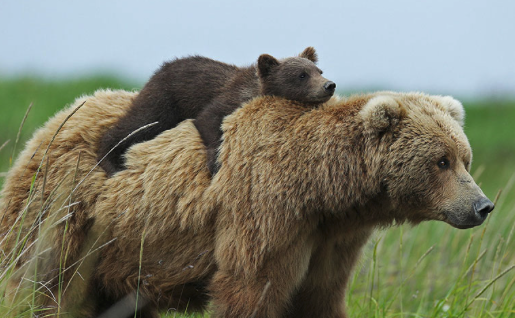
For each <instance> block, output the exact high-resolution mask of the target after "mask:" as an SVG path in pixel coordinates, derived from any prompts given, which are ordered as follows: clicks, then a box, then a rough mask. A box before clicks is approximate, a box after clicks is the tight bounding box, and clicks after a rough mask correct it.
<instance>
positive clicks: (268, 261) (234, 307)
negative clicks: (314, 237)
mask: <svg viewBox="0 0 515 318" xmlns="http://www.w3.org/2000/svg"><path fill="white" fill-rule="evenodd" d="M311 252H312V244H311V242H307V241H304V240H301V242H295V243H294V244H293V245H290V246H287V247H286V248H285V249H284V250H281V251H276V252H274V253H273V255H272V254H269V255H266V256H264V258H263V260H264V261H263V263H262V264H258V265H257V266H256V267H253V266H248V267H247V268H235V267H234V266H230V264H224V262H221V264H220V267H219V270H218V272H217V273H216V274H215V276H214V278H213V280H212V283H211V288H210V290H211V295H212V297H213V316H212V317H217V318H219V317H220V318H221V317H224V318H229V317H231V318H243V317H253V318H281V317H283V316H284V315H285V313H286V310H287V308H288V306H289V304H290V302H291V299H292V296H293V294H294V292H295V290H296V289H297V288H298V286H299V285H300V284H301V283H302V280H303V279H304V277H305V275H306V272H307V270H308V265H309V259H310V255H311ZM267 254H268V253H267ZM242 264H247V265H250V264H248V263H242Z"/></svg>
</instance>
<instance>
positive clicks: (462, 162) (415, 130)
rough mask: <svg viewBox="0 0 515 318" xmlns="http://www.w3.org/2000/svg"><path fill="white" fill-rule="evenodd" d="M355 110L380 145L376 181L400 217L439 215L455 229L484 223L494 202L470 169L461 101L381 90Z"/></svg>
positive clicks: (414, 219)
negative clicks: (359, 109) (379, 167)
mask: <svg viewBox="0 0 515 318" xmlns="http://www.w3.org/2000/svg"><path fill="white" fill-rule="evenodd" d="M360 116H361V118H362V120H363V128H364V131H365V134H366V135H367V138H368V140H370V142H371V144H372V145H374V144H375V145H377V146H376V148H377V147H379V148H381V147H383V149H382V150H381V153H383V154H384V156H382V157H383V162H382V163H381V167H382V168H381V170H382V171H381V173H380V177H381V183H382V185H383V187H384V189H385V191H386V193H387V195H388V196H389V197H390V198H391V201H392V202H393V205H394V208H396V209H397V210H398V211H399V212H400V211H402V212H401V213H403V214H404V215H403V216H404V218H405V219H407V220H408V221H410V222H412V223H418V222H420V221H424V220H441V221H445V222H447V223H449V224H450V225H452V226H454V227H456V228H460V229H466V228H471V227H474V226H477V225H480V224H481V223H483V221H484V220H485V219H486V217H487V216H488V213H490V212H491V211H492V210H493V208H494V205H493V203H492V202H491V201H490V200H489V199H488V198H487V197H486V196H485V195H484V194H483V192H482V191H481V189H480V188H479V186H478V185H477V184H476V183H475V182H474V180H473V179H472V176H471V175H470V165H471V161H472V152H471V149H470V145H469V142H468V140H467V137H466V136H465V134H464V132H463V127H462V126H463V120H464V110H463V106H462V105H461V103H459V102H458V101H456V100H455V99H453V98H451V97H448V96H446V97H442V96H427V95H423V94H394V93H388V92H386V93H381V94H378V95H377V96H376V97H373V98H372V99H370V100H369V101H368V102H367V104H366V105H365V106H364V107H363V108H362V109H361V111H360ZM379 148H378V149H379Z"/></svg>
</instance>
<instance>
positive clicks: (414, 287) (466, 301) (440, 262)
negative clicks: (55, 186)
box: [0, 77, 515, 317]
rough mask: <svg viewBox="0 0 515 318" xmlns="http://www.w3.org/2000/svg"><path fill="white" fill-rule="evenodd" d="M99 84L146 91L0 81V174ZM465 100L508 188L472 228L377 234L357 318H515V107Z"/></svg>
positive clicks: (477, 141) (472, 128)
mask: <svg viewBox="0 0 515 318" xmlns="http://www.w3.org/2000/svg"><path fill="white" fill-rule="evenodd" d="M98 88H123V89H129V90H132V89H138V88H139V87H138V84H135V83H130V82H124V81H120V80H118V79H116V78H110V77H95V78H87V79H77V80H70V81H46V80H41V79H34V78H22V79H11V80H0V146H1V145H2V144H4V142H6V141H7V140H10V142H9V143H8V144H7V145H6V146H5V147H4V148H3V149H2V150H0V173H3V172H5V171H7V170H8V169H9V166H10V164H11V162H12V160H13V159H12V156H13V154H14V160H15V157H16V155H15V154H16V153H17V152H18V151H19V150H21V149H22V148H23V144H24V142H25V141H26V140H27V139H28V138H30V136H31V134H32V133H33V132H34V129H35V128H37V127H38V126H40V125H42V124H43V123H44V122H45V121H46V120H47V119H48V118H49V117H50V116H51V115H52V114H54V113H55V112H56V111H57V110H59V109H61V108H63V107H64V106H65V105H66V104H69V103H71V102H73V100H74V99H75V98H76V97H78V96H80V95H84V94H90V93H92V92H93V91H95V90H96V89H98ZM31 104H32V109H31V111H30V113H29V115H28V117H27V119H26V121H25V123H24V127H23V129H22V130H21V133H20V135H19V142H18V143H17V145H16V147H15V140H16V139H17V135H18V130H19V127H20V123H21V122H22V120H23V117H24V114H25V112H26V110H27V108H28V106H29V105H31ZM464 104H465V107H466V112H467V118H466V126H465V131H466V133H467V135H468V137H469V140H470V143H471V145H472V149H473V151H474V162H473V168H472V174H473V176H474V178H475V179H476V181H477V182H478V183H479V184H480V185H481V186H482V188H483V190H484V192H485V194H486V195H487V196H488V197H490V198H491V199H492V200H493V199H494V198H495V197H496V195H497V193H498V192H499V191H500V190H502V193H501V195H500V196H499V198H498V201H497V206H496V209H495V210H494V212H492V214H491V216H490V217H489V218H488V221H487V222H486V223H485V224H484V225H483V226H480V227H478V228H475V229H470V230H457V229H454V228H452V227H450V226H449V225H447V224H443V223H437V222H426V223H423V224H421V225H419V226H417V227H414V228H413V227H410V226H401V227H392V228H390V229H385V230H382V231H379V232H377V234H376V235H375V236H374V238H373V239H372V240H371V241H370V243H369V244H368V245H367V247H366V249H365V253H364V256H363V258H362V261H361V263H360V265H359V266H358V268H357V270H356V273H355V275H354V277H353V280H352V282H351V284H350V286H349V291H348V296H347V302H348V312H349V315H350V317H515V269H513V267H512V266H513V265H515V238H513V236H514V231H515V186H514V183H515V130H514V129H513V123H515V102H506V101H502V100H494V101H489V100H487V99H485V100H482V101H464ZM1 183H2V178H1V177H0V184H1ZM1 314H2V313H1V312H0V316H1ZM169 316H170V317H174V316H175V315H169ZM206 316H208V315H206Z"/></svg>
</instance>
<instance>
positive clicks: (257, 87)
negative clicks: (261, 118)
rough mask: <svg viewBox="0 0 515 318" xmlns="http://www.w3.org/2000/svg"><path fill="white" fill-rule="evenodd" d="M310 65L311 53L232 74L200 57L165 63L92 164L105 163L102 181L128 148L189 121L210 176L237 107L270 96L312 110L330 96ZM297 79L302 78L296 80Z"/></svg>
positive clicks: (267, 60) (267, 59)
mask: <svg viewBox="0 0 515 318" xmlns="http://www.w3.org/2000/svg"><path fill="white" fill-rule="evenodd" d="M313 61H316V53H315V49H314V48H313V47H308V48H306V49H305V50H304V52H303V53H301V57H290V58H287V59H284V60H281V61H278V60H276V59H275V58H274V57H272V56H270V55H268V54H264V55H261V56H260V57H259V60H258V63H257V65H258V68H257V67H256V65H251V66H249V67H242V68H238V67H236V66H234V65H229V64H225V63H222V62H218V61H215V60H212V59H208V58H205V57H200V56H193V57H188V58H183V59H176V60H173V61H171V62H168V63H165V64H163V66H162V67H161V68H160V69H159V70H158V71H157V72H156V73H155V74H154V76H152V78H151V79H150V80H149V82H148V83H147V84H146V85H145V86H144V87H143V89H142V90H141V92H140V94H139V95H138V97H137V98H136V99H135V100H134V103H133V104H132V106H131V108H130V109H129V110H128V112H127V114H126V116H124V117H123V118H121V119H120V120H119V121H118V122H117V123H116V124H115V125H114V127H112V128H111V129H110V130H109V131H108V132H107V133H106V134H105V135H104V136H103V138H102V140H101V141H100V144H99V147H98V148H99V151H98V160H101V159H102V158H103V157H104V156H106V158H105V159H104V160H102V161H101V162H100V166H101V167H102V168H104V170H105V171H106V172H107V173H108V175H112V174H114V173H115V172H117V171H120V170H122V169H124V158H123V155H124V154H125V152H126V150H127V149H128V148H129V147H130V146H132V145H134V144H136V143H140V142H143V141H146V140H150V139H152V138H154V137H155V136H157V135H158V134H159V133H161V132H163V131H165V130H167V129H170V128H173V127H175V126H176V125H177V124H178V123H180V122H181V121H183V120H185V119H188V118H195V119H196V122H195V126H196V127H197V129H198V130H199V132H200V135H201V136H202V140H203V141H204V144H205V145H206V147H207V153H208V167H209V169H210V171H211V173H212V174H214V173H216V171H217V170H218V168H219V167H218V165H217V163H216V158H217V149H218V147H219V146H220V142H221V141H220V138H221V136H222V131H221V129H220V125H221V123H222V120H223V118H224V117H225V116H227V115H229V114H231V113H232V112H233V111H234V110H235V109H236V108H238V107H240V106H241V104H242V103H244V102H247V101H249V100H250V99H252V98H254V97H257V96H259V95H275V96H281V97H285V98H287V99H291V100H297V101H301V102H306V103H310V104H316V103H321V102H324V101H326V100H328V99H329V98H330V97H331V96H332V94H333V93H334V89H332V90H327V89H325V88H324V85H325V83H327V82H328V81H327V80H326V79H325V78H323V77H322V76H321V72H319V69H318V68H317V67H316V66H315V65H314V64H313ZM281 66H283V67H281ZM258 74H259V76H258ZM302 74H305V75H306V77H305V78H304V79H299V76H301V75H302ZM153 122H157V124H155V125H154V126H151V127H148V128H146V129H144V130H142V131H139V132H138V133H136V134H134V135H133V136H131V137H129V138H128V139H127V140H125V141H124V142H123V143H121V144H120V145H118V146H117V147H116V148H114V147H115V145H117V144H118V142H120V141H121V140H123V139H124V138H125V137H126V136H128V135H129V134H131V133H132V132H133V131H135V130H137V129H138V128H140V127H142V126H144V125H147V124H150V123H153ZM113 148H114V149H113Z"/></svg>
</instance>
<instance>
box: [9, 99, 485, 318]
mask: <svg viewBox="0 0 515 318" xmlns="http://www.w3.org/2000/svg"><path fill="white" fill-rule="evenodd" d="M133 97H134V94H131V93H126V92H122V91H118V92H98V93H96V94H95V96H93V97H88V98H85V99H86V100H87V102H86V104H85V105H84V106H83V107H82V108H81V109H80V110H79V111H78V112H77V113H76V114H75V116H74V117H72V119H70V120H74V121H73V122H69V125H68V123H67V124H65V126H64V127H63V129H62V131H61V132H60V133H59V134H58V138H60V139H59V142H54V143H53V144H52V146H51V147H50V151H49V154H50V156H49V158H50V159H49V165H48V166H49V169H48V171H50V172H51V173H50V172H48V173H47V177H46V182H43V181H39V182H36V184H35V187H34V191H33V192H34V193H35V195H34V198H35V199H34V200H32V201H30V200H29V201H30V202H31V204H30V207H29V209H28V210H25V209H24V207H25V206H26V203H27V197H28V190H29V189H30V179H31V176H32V175H33V174H34V172H35V171H36V169H37V163H39V162H40V161H43V162H45V160H41V158H42V149H44V147H43V148H40V149H39V150H37V145H38V144H39V143H41V142H42V143H43V144H48V141H49V140H50V139H51V137H52V136H53V134H54V133H55V129H56V125H58V124H59V123H60V122H62V120H63V116H64V115H66V114H67V113H69V112H70V109H67V110H65V111H63V112H62V113H61V114H59V115H57V116H56V117H55V118H53V119H51V120H50V121H49V122H48V123H47V125H46V126H45V127H43V128H42V129H40V130H39V131H38V132H37V133H36V134H35V137H34V138H33V140H31V141H30V142H29V143H28V145H27V148H26V149H25V151H24V152H23V153H22V155H21V156H20V158H19V159H18V160H17V162H16V164H15V166H14V167H13V168H12V169H11V171H10V172H9V175H8V177H7V180H6V184H5V187H4V190H3V192H2V200H1V201H0V206H1V207H2V210H3V211H5V212H6V216H5V218H4V221H3V223H2V233H4V235H5V233H6V232H8V230H9V229H10V228H12V227H13V225H14V224H17V221H16V220H17V218H18V217H19V216H20V215H22V214H23V213H25V211H26V216H25V218H24V227H23V229H24V232H23V233H28V230H27V229H28V228H30V226H31V225H33V224H36V225H38V224H41V227H42V228H44V229H47V230H46V231H43V235H40V236H39V239H38V240H37V241H35V240H34V239H35V238H36V234H37V233H36V232H37V231H34V232H33V233H32V234H30V236H29V238H30V239H29V242H36V247H35V248H29V249H28V250H27V252H26V253H25V254H24V256H23V257H22V258H20V261H19V262H17V263H16V275H14V276H12V277H11V278H10V281H9V285H8V289H7V295H8V299H9V301H10V302H11V303H17V304H20V303H22V300H23V299H22V296H23V295H24V293H23V292H22V290H23V287H27V286H24V284H25V283H23V280H22V277H23V276H25V277H27V278H29V279H33V274H34V266H35V265H34V263H35V259H36V258H35V257H34V256H35V255H36V254H37V253H39V252H41V251H42V250H46V252H45V253H46V254H45V257H46V259H47V261H46V264H45V266H44V267H43V268H42V269H43V270H44V271H43V273H41V275H38V277H37V279H38V281H41V282H43V283H45V282H47V283H48V284H47V286H48V289H42V291H43V292H44V293H45V294H46V295H47V296H50V295H57V291H58V287H57V286H56V281H55V280H52V279H51V276H48V275H46V273H47V272H49V271H50V272H52V269H53V273H55V272H56V271H57V272H58V268H59V263H60V262H61V261H62V259H63V258H62V256H61V251H62V247H63V246H65V247H66V248H65V250H66V251H67V252H69V253H68V254H67V256H66V266H65V267H68V266H69V265H71V264H74V263H76V262H78V264H79V265H76V266H73V267H72V272H73V273H74V275H71V276H67V275H66V274H65V276H64V277H63V280H62V281H63V285H64V286H67V288H65V289H64V292H63V293H62V295H61V299H62V300H61V309H60V310H61V312H60V313H61V314H62V315H63V316H65V315H66V314H69V315H70V316H71V317H96V316H97V315H98V314H100V313H102V312H104V311H106V310H112V308H124V309H125V310H126V311H125V312H128V313H130V312H131V311H132V312H134V310H135V308H134V307H135V304H136V301H135V298H136V295H135V291H136V290H139V291H140V294H139V295H137V296H138V299H139V300H140V303H139V307H138V309H140V311H139V316H140V317H158V313H159V311H164V310H170V309H171V308H173V309H174V310H178V311H179V312H183V311H184V310H186V309H188V310H189V311H202V310H204V309H205V308H206V307H207V306H208V302H209V301H210V302H211V303H212V307H211V309H212V311H213V315H212V316H213V317H251V316H252V317H273V318H279V317H339V318H343V317H346V314H345V308H344V303H345V301H344V297H345V288H346V285H347V283H348V279H349V277H350V275H351V273H352V269H353V267H354V264H355V263H356V261H357V260H358V258H359V255H360V251H361V249H362V247H363V245H364V244H365V243H366V241H367V239H368V238H369V236H370V234H371V233H372V231H373V230H374V229H375V228H377V227H378V226H386V225H391V224H392V223H393V222H394V221H396V222H397V223H402V222H406V221H407V222H411V223H413V224H417V223H419V222H421V221H424V220H440V221H445V222H447V223H450V224H451V225H453V226H456V227H471V226H475V225H479V224H480V223H481V222H482V221H483V220H484V217H486V214H487V212H489V211H483V212H486V214H485V215H479V214H478V213H476V211H474V205H475V203H476V202H478V200H487V199H486V198H485V197H484V195H483V193H482V192H481V190H480V189H479V187H478V186H477V185H476V184H475V183H474V181H473V180H472V178H471V177H470V174H469V173H468V170H469V168H470V160H471V151H470V147H469V144H468V141H467V138H466V137H465V135H464V133H463V130H462V126H461V125H462V124H463V108H462V106H461V105H460V104H459V103H458V102H457V101H455V100H454V99H452V98H449V97H440V96H428V95H424V94H417V93H414V94H401V93H391V92H380V93H375V94H369V95H364V96H354V97H350V98H348V99H343V100H338V99H336V98H334V99H332V100H331V101H330V102H328V103H326V104H325V105H323V106H321V107H319V108H316V109H306V108H305V107H304V106H303V105H302V104H300V103H296V102H292V101H288V100H285V99H281V98H272V97H261V98H258V99H255V100H253V101H251V102H250V103H248V104H247V105H245V106H244V107H242V108H241V109H238V110H237V111H235V112H234V113H233V114H231V115H230V116H228V117H227V118H226V119H225V121H224V124H223V131H224V135H223V137H224V141H223V143H222V147H221V153H220V160H221V162H222V163H223V165H222V168H221V169H220V171H219V173H217V174H216V176H215V177H214V178H213V179H212V180H211V177H210V173H209V171H208V169H207V167H206V164H205V163H206V150H205V147H204V145H203V141H202V138H201V137H200V135H199V133H198V131H197V130H196V129H195V125H194V124H193V122H192V121H191V120H186V121H184V122H183V123H181V124H179V125H178V126H177V127H176V128H174V129H171V130H167V131H164V132H163V133H161V134H160V135H159V136H157V137H156V138H155V139H153V140H150V141H147V142H145V143H140V144H137V145H135V146H133V147H132V148H131V149H130V150H129V151H128V152H127V162H126V164H127V168H126V169H125V170H123V171H121V172H119V173H117V174H115V175H114V176H113V177H111V178H107V176H106V174H105V173H104V172H103V170H102V169H99V168H98V167H97V168H94V169H93V166H94V164H95V150H96V149H95V144H96V143H95V142H96V141H97V140H98V139H99V138H100V136H101V134H102V133H103V132H104V131H105V130H106V129H107V128H106V127H107V126H108V124H109V122H111V121H113V120H116V118H120V117H122V116H123V115H124V112H123V111H122V110H123V109H128V108H129V107H130V103H131V101H132V99H133ZM81 102H82V100H79V101H77V103H76V104H78V103H81ZM74 118H75V119H74ZM101 118H107V119H105V120H106V121H102V120H100V119H101ZM88 120H92V121H94V122H96V123H97V124H96V125H95V124H93V123H89V122H88ZM32 153H36V157H35V158H36V161H35V162H36V163H34V164H32V161H33V160H34V159H31V158H30V155H31V154H32ZM79 153H80V158H81V159H80V162H79V164H78V166H79V169H78V170H76V169H75V167H76V166H77V158H78V157H79ZM442 158H446V159H447V161H446V162H448V163H449V165H448V166H442V165H441V162H442ZM90 169H93V172H92V174H90V175H89V176H88V177H86V178H85V179H84V182H83V183H82V185H81V186H80V187H79V188H78V189H77V190H76V191H74V192H73V196H72V200H68V199H55V200H54V199H49V198H55V197H57V198H58V197H60V196H62V195H68V194H69V193H70V188H71V187H72V186H73V184H76V182H67V183H65V184H63V185H61V186H60V187H59V188H57V189H56V187H57V186H58V185H59V184H60V182H61V180H63V179H65V180H67V179H66V178H65V176H67V175H73V176H75V177H74V178H75V180H82V178H83V177H84V176H85V174H86V173H87V171H89V170H90ZM46 170H47V169H46V168H45V169H43V170H42V171H46ZM24 171H25V172H24ZM41 174H43V173H41ZM41 179H42V177H41V176H40V177H39V178H37V180H41ZM43 184H45V191H44V196H43V199H41V189H42V187H43ZM38 193H39V194H38ZM47 199H49V200H48V201H47V202H48V203H46V205H45V207H46V208H44V210H45V211H46V213H45V214H44V215H43V216H42V217H41V219H40V218H39V216H38V213H39V211H40V206H41V202H45V200H47ZM70 202H71V203H73V202H79V203H78V204H77V205H73V207H72V208H71V209H72V211H73V213H72V214H70V215H69V217H68V218H67V219H66V220H63V219H62V214H63V210H62V209H60V207H61V205H63V204H64V205H65V209H64V212H68V208H67V207H66V205H67V204H69V203H70ZM492 208H493V206H492ZM52 215H57V216H56V217H52ZM51 220H53V221H51ZM57 220H60V222H58V221H57ZM38 222H40V223H38ZM66 222H67V223H68V224H69V226H68V228H69V232H67V233H66V235H63V233H64V224H66ZM36 228H37V227H36ZM72 228H73V229H74V230H72V231H70V230H71V229H72ZM77 229H78V230H77ZM3 242H4V243H3V245H2V249H3V250H4V251H6V253H8V252H10V251H12V250H13V248H14V246H13V244H12V242H13V238H12V235H6V236H5V237H4V240H3ZM5 242H10V243H8V244H7V243H5ZM100 246H101V248H99V247H100ZM68 247H69V248H68ZM85 256H87V257H85ZM83 257H85V258H84V260H85V261H84V262H83V263H81V260H82V258H83ZM38 268H39V267H38ZM79 274H80V275H79ZM78 277H80V279H78ZM20 282H21V283H20ZM20 284H21V288H20V289H17V286H18V285H20ZM28 285H29V286H28V289H29V290H30V289H31V288H32V284H28ZM50 291H51V292H52V293H50ZM52 302H53V300H52V297H51V296H50V297H41V298H39V299H38V305H40V306H42V307H46V308H47V309H48V312H49V313H52V312H55V311H56V309H55V303H52ZM52 306H54V307H52ZM113 306H114V307H113ZM16 308H17V307H16ZM129 315H130V314H129Z"/></svg>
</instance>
